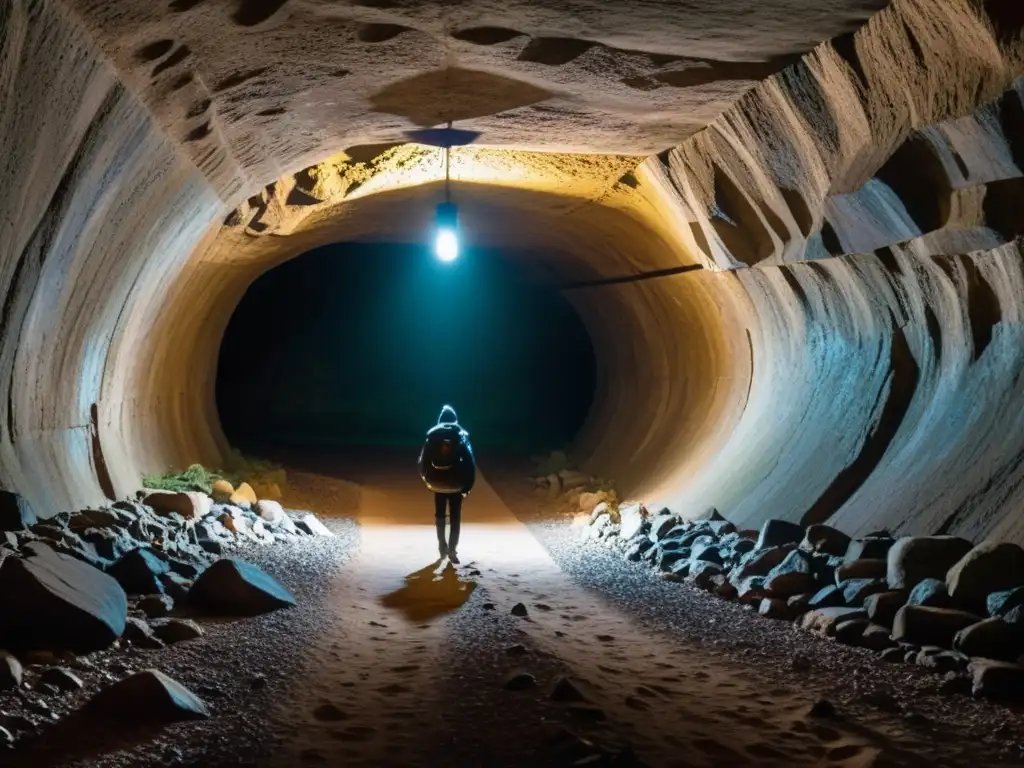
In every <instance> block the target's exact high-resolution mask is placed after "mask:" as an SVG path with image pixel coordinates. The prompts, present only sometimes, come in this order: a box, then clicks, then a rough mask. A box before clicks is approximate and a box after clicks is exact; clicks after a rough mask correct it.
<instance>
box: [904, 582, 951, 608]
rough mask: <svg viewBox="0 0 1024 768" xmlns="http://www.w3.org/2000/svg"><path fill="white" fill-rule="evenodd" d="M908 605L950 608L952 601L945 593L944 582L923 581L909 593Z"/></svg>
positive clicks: (947, 593)
mask: <svg viewBox="0 0 1024 768" xmlns="http://www.w3.org/2000/svg"><path fill="white" fill-rule="evenodd" d="M907 604H908V605H924V606H927V607H929V608H952V607H953V601H952V600H951V599H950V598H949V592H947V591H946V582H944V581H941V580H939V579H925V580H924V581H922V582H920V583H919V584H917V585H916V586H914V588H913V589H912V590H911V591H910V597H909V598H907Z"/></svg>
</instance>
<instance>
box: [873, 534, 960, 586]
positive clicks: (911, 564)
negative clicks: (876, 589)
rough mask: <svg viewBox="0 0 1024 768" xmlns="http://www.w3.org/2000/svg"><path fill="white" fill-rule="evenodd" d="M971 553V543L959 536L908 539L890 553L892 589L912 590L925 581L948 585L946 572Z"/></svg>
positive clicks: (912, 537)
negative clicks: (938, 581) (939, 581)
mask: <svg viewBox="0 0 1024 768" xmlns="http://www.w3.org/2000/svg"><path fill="white" fill-rule="evenodd" d="M970 550H971V543H970V542H969V541H967V540H966V539H961V538H958V537H956V536H907V537H904V538H902V539H899V540H898V541H897V542H896V543H895V544H893V546H892V548H891V549H890V550H889V556H888V579H889V587H890V588H891V589H912V588H913V587H914V585H916V584H918V583H920V582H921V581H923V580H925V579H939V580H941V581H945V578H946V572H947V571H949V569H950V568H951V567H952V566H953V565H954V564H955V563H956V562H957V561H958V560H959V559H960V558H961V557H963V556H964V555H966V554H967V553H968V552H969V551H970Z"/></svg>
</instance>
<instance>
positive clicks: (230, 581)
mask: <svg viewBox="0 0 1024 768" xmlns="http://www.w3.org/2000/svg"><path fill="white" fill-rule="evenodd" d="M188 599H189V602H190V603H192V604H193V605H194V606H196V607H197V608H199V609H201V610H204V611H207V612H210V613H215V614H219V615H225V616H252V615H256V614H260V613H266V612H267V611H273V610H276V609H278V608H288V607H291V606H294V605H295V598H294V597H292V595H291V593H290V592H288V590H286V589H285V588H284V587H282V586H281V585H280V584H279V583H278V582H277V581H276V580H275V579H273V578H272V577H271V576H268V575H267V574H266V573H264V572H263V571H262V570H260V569H259V568H257V567H256V566H255V565H253V564H251V563H247V562H245V561H244V560H239V559H237V558H226V559H223V560H218V561H217V562H215V563H214V564H213V565H211V566H210V567H209V568H207V569H206V570H205V571H203V573H202V574H201V575H200V576H199V578H198V579H196V582H195V584H194V585H193V586H192V589H191V590H189V594H188Z"/></svg>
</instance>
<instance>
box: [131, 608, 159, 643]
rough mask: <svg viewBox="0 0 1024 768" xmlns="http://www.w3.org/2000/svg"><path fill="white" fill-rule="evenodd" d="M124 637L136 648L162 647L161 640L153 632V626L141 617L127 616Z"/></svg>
mask: <svg viewBox="0 0 1024 768" xmlns="http://www.w3.org/2000/svg"><path fill="white" fill-rule="evenodd" d="M124 639H125V640H127V641H128V642H130V643H131V644H132V645H134V646H136V647H138V648H163V647H164V643H163V641H162V640H161V639H160V638H158V637H157V636H156V635H154V634H153V628H152V627H150V626H149V624H147V623H146V622H145V621H143V620H142V619H137V618H135V617H134V616H129V617H128V620H127V622H126V623H125V627H124Z"/></svg>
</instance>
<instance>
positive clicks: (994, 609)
mask: <svg viewBox="0 0 1024 768" xmlns="http://www.w3.org/2000/svg"><path fill="white" fill-rule="evenodd" d="M985 605H986V608H987V609H988V615H989V616H1005V615H1006V614H1007V613H1009V612H1010V611H1012V610H1013V609H1014V608H1017V607H1018V606H1021V605H1024V587H1017V588H1016V589H1008V590H1005V591H1003V592H993V593H992V594H991V595H989V596H988V597H987V598H986V600H985Z"/></svg>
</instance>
